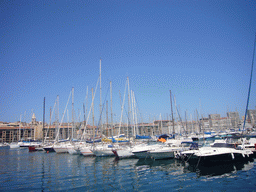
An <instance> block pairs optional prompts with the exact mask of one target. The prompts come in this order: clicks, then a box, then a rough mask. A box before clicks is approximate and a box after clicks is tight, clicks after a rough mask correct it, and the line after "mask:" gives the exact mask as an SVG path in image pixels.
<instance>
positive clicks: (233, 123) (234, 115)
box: [227, 112, 241, 128]
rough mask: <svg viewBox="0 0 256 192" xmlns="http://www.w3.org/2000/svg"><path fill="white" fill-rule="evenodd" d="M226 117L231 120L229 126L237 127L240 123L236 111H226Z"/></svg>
mask: <svg viewBox="0 0 256 192" xmlns="http://www.w3.org/2000/svg"><path fill="white" fill-rule="evenodd" d="M227 117H228V118H229V119H230V120H231V126H232V127H233V128H238V127H239V125H240V124H241V121H240V117H239V113H238V112H228V113H227Z"/></svg>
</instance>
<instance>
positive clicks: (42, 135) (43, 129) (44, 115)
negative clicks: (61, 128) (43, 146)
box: [42, 97, 45, 139]
mask: <svg viewBox="0 0 256 192" xmlns="http://www.w3.org/2000/svg"><path fill="white" fill-rule="evenodd" d="M44 123H45V97H44V104H43V131H42V134H43V135H42V136H43V137H42V139H43V138H44Z"/></svg>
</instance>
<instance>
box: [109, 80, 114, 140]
mask: <svg viewBox="0 0 256 192" xmlns="http://www.w3.org/2000/svg"><path fill="white" fill-rule="evenodd" d="M110 103H111V126H112V132H111V134H112V135H111V136H113V129H114V125H113V111H112V82H111V81H110Z"/></svg>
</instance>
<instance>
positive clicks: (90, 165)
mask: <svg viewBox="0 0 256 192" xmlns="http://www.w3.org/2000/svg"><path fill="white" fill-rule="evenodd" d="M191 190H192V191H256V160H254V161H253V162H247V163H236V164H226V165H221V166H212V167H196V166H190V165H189V164H187V163H182V162H181V161H178V160H173V159H171V160H158V161H152V160H147V161H145V160H143V161H141V160H138V159H123V160H117V159H115V158H114V157H105V158H103V157H101V158H99V157H89V158H88V157H83V156H75V155H69V154H56V153H48V154H47V153H45V152H28V149H27V148H26V149H19V150H17V149H15V150H12V149H9V147H0V191H191Z"/></svg>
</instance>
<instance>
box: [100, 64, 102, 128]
mask: <svg viewBox="0 0 256 192" xmlns="http://www.w3.org/2000/svg"><path fill="white" fill-rule="evenodd" d="M101 94H102V92H101V59H100V114H101V110H102V100H101ZM100 131H101V133H102V131H103V130H102V118H100Z"/></svg>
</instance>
